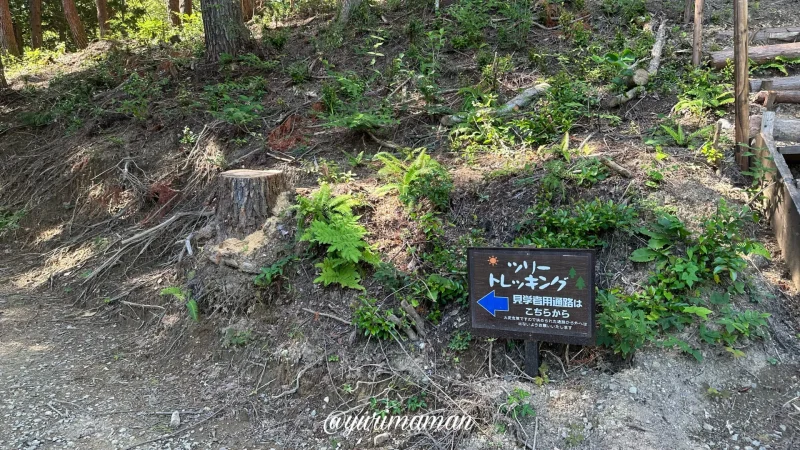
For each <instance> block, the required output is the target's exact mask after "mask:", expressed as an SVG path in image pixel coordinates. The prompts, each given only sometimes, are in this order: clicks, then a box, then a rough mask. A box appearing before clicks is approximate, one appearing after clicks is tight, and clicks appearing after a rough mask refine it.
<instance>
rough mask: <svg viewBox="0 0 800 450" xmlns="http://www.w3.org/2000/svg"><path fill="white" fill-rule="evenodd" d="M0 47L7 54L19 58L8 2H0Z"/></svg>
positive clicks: (4, 0) (3, 0)
mask: <svg viewBox="0 0 800 450" xmlns="http://www.w3.org/2000/svg"><path fill="white" fill-rule="evenodd" d="M0 45H1V46H2V47H3V49H5V51H7V52H8V53H10V54H12V55H14V56H20V48H19V45H18V44H17V38H16V37H15V36H14V24H13V23H12V21H11V10H10V9H9V7H8V0H0Z"/></svg>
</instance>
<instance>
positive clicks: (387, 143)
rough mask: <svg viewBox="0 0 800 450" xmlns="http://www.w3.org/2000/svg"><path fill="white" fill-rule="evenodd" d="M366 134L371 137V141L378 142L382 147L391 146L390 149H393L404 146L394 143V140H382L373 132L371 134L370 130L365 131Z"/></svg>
mask: <svg viewBox="0 0 800 450" xmlns="http://www.w3.org/2000/svg"><path fill="white" fill-rule="evenodd" d="M367 135H369V137H371V138H372V140H373V141H375V142H377V143H378V144H380V145H381V146H383V147H388V148H391V149H394V150H400V149H402V148H405V147H403V146H402V145H400V144H395V143H394V142H391V141H384V140H383V139H381V138H379V137H377V136H375V135H374V134H372V132H370V131H367Z"/></svg>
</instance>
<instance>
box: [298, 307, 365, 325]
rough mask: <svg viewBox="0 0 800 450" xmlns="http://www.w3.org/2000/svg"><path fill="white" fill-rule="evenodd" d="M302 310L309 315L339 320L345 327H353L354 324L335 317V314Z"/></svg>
mask: <svg viewBox="0 0 800 450" xmlns="http://www.w3.org/2000/svg"><path fill="white" fill-rule="evenodd" d="M301 309H302V310H303V311H305V312H307V313H311V314H314V315H320V316H322V317H327V318H329V319H333V320H338V321H339V322H342V323H343V324H345V325H349V326H353V323H352V322H350V321H349V320H345V319H342V318H341V317H337V316H334V315H333V314H328V313H324V312H320V311H314V310H313V309H308V308H301Z"/></svg>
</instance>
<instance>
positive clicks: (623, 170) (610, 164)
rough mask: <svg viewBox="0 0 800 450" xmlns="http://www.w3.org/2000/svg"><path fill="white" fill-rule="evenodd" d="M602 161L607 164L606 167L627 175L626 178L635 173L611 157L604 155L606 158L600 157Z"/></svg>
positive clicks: (631, 176) (624, 175)
mask: <svg viewBox="0 0 800 450" xmlns="http://www.w3.org/2000/svg"><path fill="white" fill-rule="evenodd" d="M600 161H602V163H603V164H605V166H606V167H608V168H609V169H611V170H613V171H614V172H617V173H618V174H620V175H622V176H623V177H625V178H633V173H631V171H630V170H628V169H626V168H624V167H622V166H620V165H619V164H617V163H615V162H614V161H612V160H611V159H609V158H605V157H604V158H600Z"/></svg>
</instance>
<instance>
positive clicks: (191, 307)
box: [161, 286, 200, 322]
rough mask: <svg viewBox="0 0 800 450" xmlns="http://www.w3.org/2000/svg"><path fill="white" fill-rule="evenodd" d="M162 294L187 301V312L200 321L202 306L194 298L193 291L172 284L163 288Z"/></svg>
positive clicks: (196, 320) (193, 318)
mask: <svg viewBox="0 0 800 450" xmlns="http://www.w3.org/2000/svg"><path fill="white" fill-rule="evenodd" d="M161 295H171V296H173V297H175V298H176V299H178V300H179V301H182V302H185V303H186V312H187V313H188V314H189V317H190V318H191V319H192V320H194V321H195V322H199V321H200V308H199V307H198V306H197V301H196V300H195V299H193V298H192V293H191V292H189V291H187V290H186V289H184V288H182V287H180V286H170V287H166V288H164V289H162V290H161Z"/></svg>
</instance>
